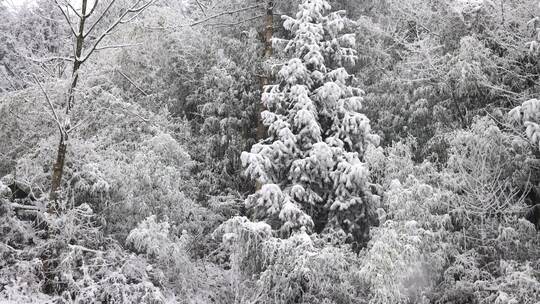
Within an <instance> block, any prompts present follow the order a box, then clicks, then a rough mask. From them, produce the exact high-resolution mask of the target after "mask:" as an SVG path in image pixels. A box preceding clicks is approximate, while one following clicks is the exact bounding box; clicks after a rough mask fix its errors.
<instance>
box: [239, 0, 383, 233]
mask: <svg viewBox="0 0 540 304" xmlns="http://www.w3.org/2000/svg"><path fill="white" fill-rule="evenodd" d="M330 10H331V6H330V4H329V3H328V1H326V0H304V1H302V3H301V4H300V5H299V10H298V13H297V14H296V18H292V17H287V16H285V17H284V27H285V28H286V29H287V30H288V31H290V32H291V36H292V39H291V40H288V41H287V43H286V47H285V49H284V51H285V53H286V54H288V55H290V56H291V58H292V59H290V60H289V61H288V62H287V63H286V64H285V65H283V67H282V68H281V70H280V71H279V73H278V74H277V76H276V84H274V85H269V86H267V87H266V88H265V92H264V94H263V104H264V106H265V108H266V109H267V110H266V111H264V112H263V113H262V117H263V122H264V124H265V125H266V126H267V128H268V138H267V139H266V140H263V141H261V142H260V143H258V144H256V145H254V146H253V148H252V149H251V152H249V153H248V152H244V153H243V154H242V163H243V166H244V167H245V169H246V171H245V172H246V174H247V175H248V176H250V177H251V178H252V179H254V180H257V181H258V182H259V183H260V184H261V185H262V187H261V189H260V190H258V191H257V192H256V193H255V194H253V195H251V196H249V197H248V199H247V200H246V205H247V207H248V208H249V209H250V210H252V211H253V213H254V216H255V217H257V218H259V219H265V220H266V221H267V222H269V223H270V224H271V225H272V226H273V228H274V229H279V230H280V232H281V233H282V235H284V236H287V235H289V234H290V233H291V232H293V231H294V230H298V229H306V230H307V231H315V232H318V233H321V232H327V233H332V234H334V235H335V236H337V237H338V239H339V240H341V241H343V240H345V241H348V242H354V243H355V244H361V243H363V242H364V241H365V240H366V239H367V237H368V233H369V224H370V223H369V221H370V218H371V216H370V214H371V206H372V204H371V202H372V201H373V195H372V194H371V192H370V187H369V182H368V177H369V172H368V169H367V166H366V165H365V164H364V163H363V161H362V159H363V154H364V151H365V149H366V147H367V146H368V145H369V144H375V145H377V144H378V141H379V138H378V136H376V135H373V134H371V129H370V124H369V119H368V118H367V117H366V116H365V115H364V114H361V113H360V110H361V108H362V97H361V96H362V94H363V91H362V90H360V89H358V88H356V87H355V83H356V79H355V77H354V76H352V75H350V74H349V73H348V72H347V70H346V68H345V67H346V66H347V65H352V64H354V63H355V60H356V59H357V57H356V52H355V51H354V49H353V47H354V45H355V35H354V34H349V33H346V30H347V29H348V28H350V27H351V26H354V23H353V22H352V21H351V20H349V19H347V18H346V17H345V11H336V12H329V11H330ZM302 227H304V228H302Z"/></svg>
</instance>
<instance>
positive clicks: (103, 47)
mask: <svg viewBox="0 0 540 304" xmlns="http://www.w3.org/2000/svg"><path fill="white" fill-rule="evenodd" d="M138 45H142V43H132V44H115V45H105V46H99V47H96V51H101V50H106V49H118V48H126V47H132V46H138Z"/></svg>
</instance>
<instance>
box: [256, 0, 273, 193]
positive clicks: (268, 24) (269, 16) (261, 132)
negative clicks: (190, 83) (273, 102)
mask: <svg viewBox="0 0 540 304" xmlns="http://www.w3.org/2000/svg"><path fill="white" fill-rule="evenodd" d="M273 35H274V1H273V0H266V14H265V16H264V53H263V72H262V77H261V92H262V93H264V89H265V87H266V86H267V85H269V84H270V78H271V71H270V68H269V67H268V66H267V63H268V62H267V61H268V60H269V59H270V58H271V57H272V53H273V49H272V36H273ZM264 110H265V108H264V105H263V103H262V100H261V102H260V103H259V104H258V107H257V134H256V136H257V141H261V140H263V139H264V138H265V137H266V126H265V125H264V124H263V121H262V112H263V111H264ZM261 187H262V184H261V182H260V181H256V182H255V189H256V190H260V189H261Z"/></svg>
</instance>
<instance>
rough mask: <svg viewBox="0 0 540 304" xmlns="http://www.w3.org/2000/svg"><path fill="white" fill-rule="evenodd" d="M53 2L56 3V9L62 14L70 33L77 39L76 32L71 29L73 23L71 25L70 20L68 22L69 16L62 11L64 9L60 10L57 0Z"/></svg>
mask: <svg viewBox="0 0 540 304" xmlns="http://www.w3.org/2000/svg"><path fill="white" fill-rule="evenodd" d="M54 2H55V3H56V6H57V7H58V9H59V10H60V11H61V12H62V15H63V16H64V19H66V21H67V23H68V25H69V29H70V30H71V33H72V34H73V35H74V36H75V37H77V31H76V30H75V28H74V27H73V23H71V20H69V16H68V15H67V13H66V12H65V11H64V9H63V8H62V6H61V5H60V3H58V0H54Z"/></svg>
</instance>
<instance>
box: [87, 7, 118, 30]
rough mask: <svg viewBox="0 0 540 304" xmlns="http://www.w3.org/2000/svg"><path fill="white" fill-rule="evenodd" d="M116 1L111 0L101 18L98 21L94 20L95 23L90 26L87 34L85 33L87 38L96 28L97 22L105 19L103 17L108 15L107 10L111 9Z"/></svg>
mask: <svg viewBox="0 0 540 304" xmlns="http://www.w3.org/2000/svg"><path fill="white" fill-rule="evenodd" d="M115 2H116V0H111V2H109V5H108V6H107V8H106V9H105V10H104V11H103V13H101V16H99V18H98V19H97V20H96V22H94V24H93V25H92V26H91V27H90V29H88V31H87V32H86V34H84V35H83V37H84V38H86V37H87V36H88V35H89V34H90V33H91V32H92V31H93V30H94V28H95V27H96V25H97V24H99V22H100V21H101V19H103V17H104V16H105V15H107V12H108V11H109V9H111V7H112V6H113V4H114V3H115Z"/></svg>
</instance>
